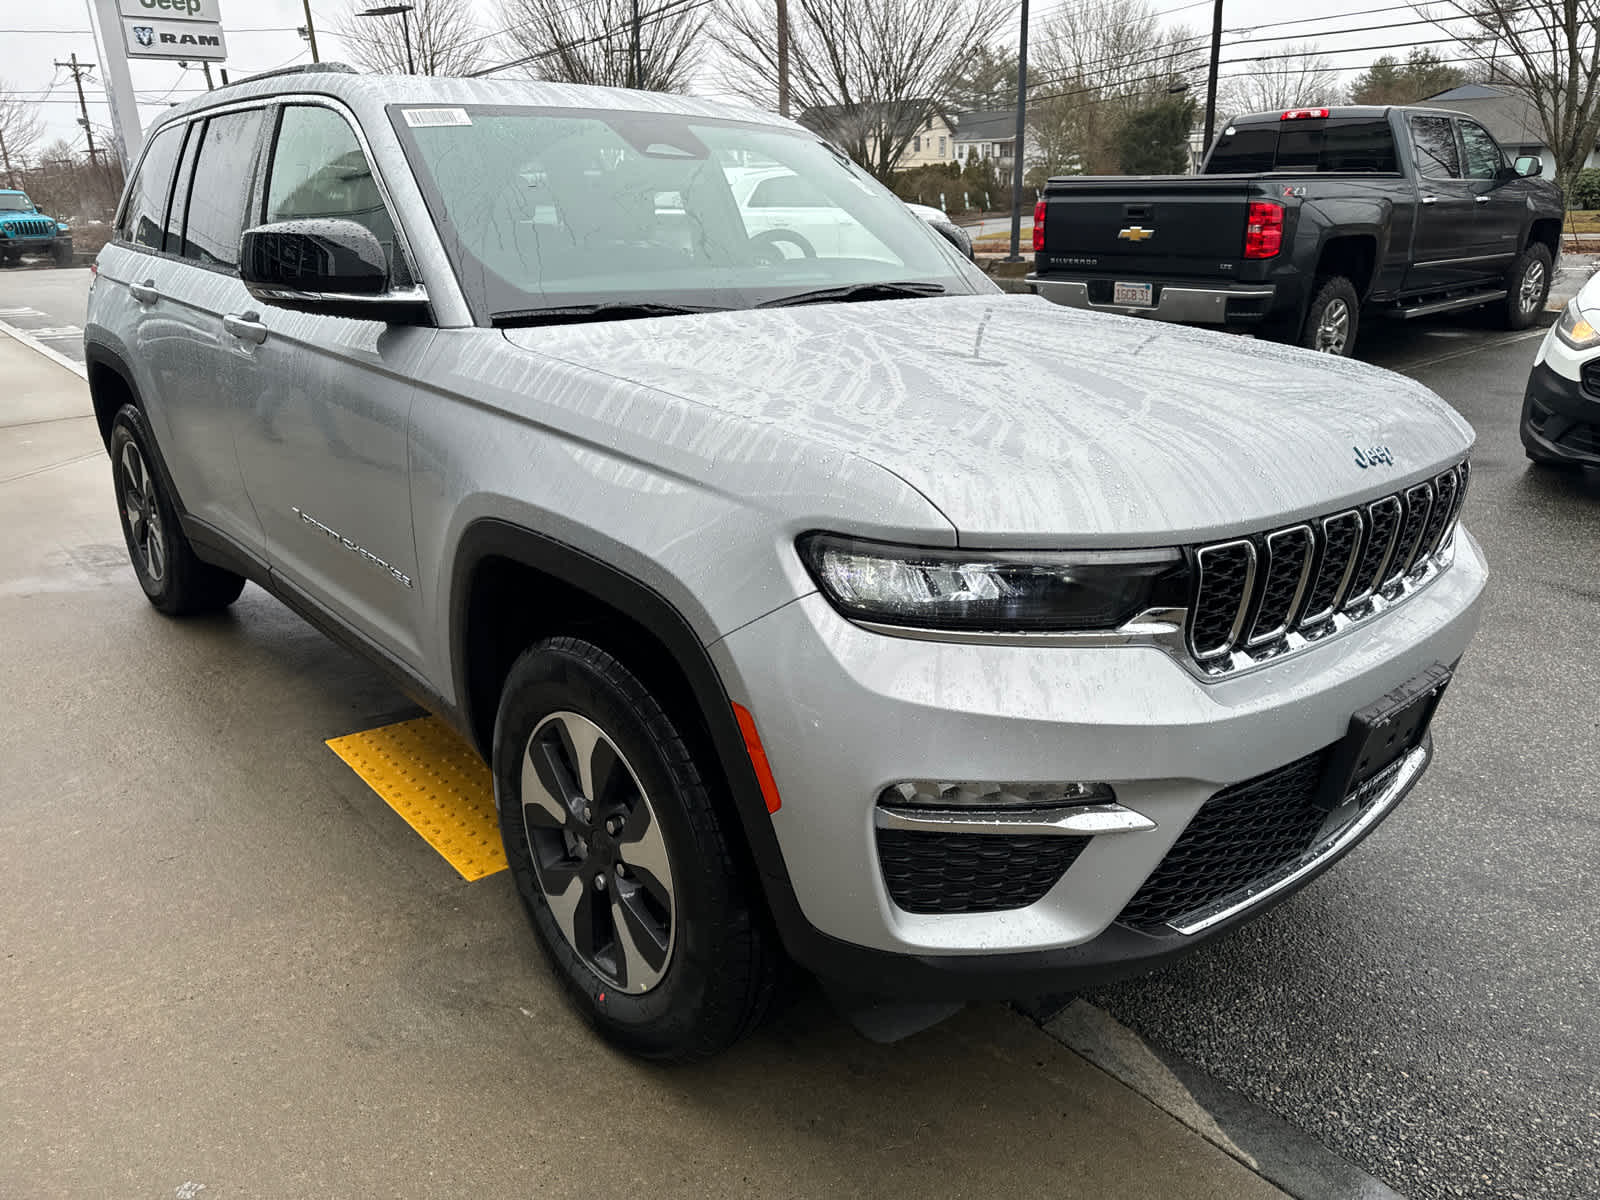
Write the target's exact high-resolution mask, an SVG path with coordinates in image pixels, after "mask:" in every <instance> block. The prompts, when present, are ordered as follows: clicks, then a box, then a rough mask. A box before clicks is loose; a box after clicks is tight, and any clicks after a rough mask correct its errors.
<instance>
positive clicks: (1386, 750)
mask: <svg viewBox="0 0 1600 1200" xmlns="http://www.w3.org/2000/svg"><path fill="white" fill-rule="evenodd" d="M1449 683H1450V668H1449V667H1447V666H1445V665H1444V664H1442V663H1435V664H1434V665H1433V666H1431V667H1429V668H1428V669H1427V670H1426V671H1423V672H1422V673H1421V674H1420V675H1417V676H1416V677H1414V678H1412V679H1409V680H1407V681H1406V682H1405V683H1402V684H1401V685H1400V686H1399V687H1397V688H1395V689H1394V690H1393V691H1391V692H1389V693H1387V694H1386V695H1384V696H1382V697H1381V698H1379V699H1378V700H1376V701H1374V702H1373V703H1371V704H1369V705H1367V707H1365V708H1363V709H1361V710H1359V711H1358V712H1356V713H1355V714H1354V715H1352V716H1351V718H1350V728H1349V731H1348V732H1347V733H1346V734H1345V737H1344V740H1343V741H1342V742H1340V743H1339V744H1338V746H1336V747H1335V748H1334V751H1333V756H1332V761H1330V762H1329V764H1328V772H1327V775H1326V776H1325V777H1324V778H1325V784H1324V789H1323V795H1322V807H1323V808H1324V809H1325V810H1327V811H1329V812H1332V811H1333V810H1334V809H1335V808H1337V807H1339V805H1341V804H1342V803H1344V800H1345V798H1346V797H1347V796H1349V795H1350V793H1351V792H1353V791H1354V790H1355V789H1356V788H1358V787H1360V786H1361V785H1362V784H1364V783H1366V782H1367V781H1368V780H1370V779H1373V778H1375V777H1376V776H1378V775H1381V774H1382V773H1383V772H1384V771H1386V770H1388V769H1389V768H1390V767H1392V766H1393V765H1394V764H1395V763H1396V762H1398V761H1399V760H1400V759H1402V758H1404V757H1405V756H1406V755H1407V754H1409V753H1411V751H1413V750H1415V749H1416V748H1417V747H1418V746H1420V745H1422V742H1423V739H1425V738H1426V737H1427V736H1428V726H1429V725H1430V724H1431V723H1432V721H1433V714H1434V711H1435V710H1436V709H1437V708H1438V707H1439V701H1440V699H1441V698H1442V697H1443V696H1444V690H1445V688H1446V687H1447V686H1449Z"/></svg>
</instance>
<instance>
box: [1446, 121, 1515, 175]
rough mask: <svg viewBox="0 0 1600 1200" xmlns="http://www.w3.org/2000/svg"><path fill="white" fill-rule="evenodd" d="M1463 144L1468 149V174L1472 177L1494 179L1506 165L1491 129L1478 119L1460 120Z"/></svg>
mask: <svg viewBox="0 0 1600 1200" xmlns="http://www.w3.org/2000/svg"><path fill="white" fill-rule="evenodd" d="M1457 124H1459V125H1460V126H1461V144H1462V145H1463V146H1464V147H1466V151H1467V176H1468V178H1470V179H1493V178H1495V177H1496V176H1497V175H1499V174H1500V168H1501V167H1503V166H1505V158H1504V157H1503V156H1502V155H1501V153H1500V147H1499V146H1498V145H1496V144H1495V140H1494V138H1492V137H1490V136H1489V131H1488V130H1487V129H1485V128H1484V127H1483V126H1482V125H1479V124H1478V123H1477V122H1476V121H1459V122H1457Z"/></svg>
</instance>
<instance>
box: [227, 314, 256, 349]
mask: <svg viewBox="0 0 1600 1200" xmlns="http://www.w3.org/2000/svg"><path fill="white" fill-rule="evenodd" d="M222 327H223V328H224V329H226V330H227V331H228V332H229V333H231V334H233V336H234V337H236V338H238V339H239V340H240V341H241V342H254V343H255V344H256V345H258V346H259V345H261V343H262V342H264V341H266V340H267V327H266V326H265V325H263V324H262V323H261V314H260V313H258V312H254V311H252V312H247V313H229V314H228V315H227V316H225V317H223V318H222Z"/></svg>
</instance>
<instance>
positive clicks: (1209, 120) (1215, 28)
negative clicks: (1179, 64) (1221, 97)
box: [1200, 0, 1222, 156]
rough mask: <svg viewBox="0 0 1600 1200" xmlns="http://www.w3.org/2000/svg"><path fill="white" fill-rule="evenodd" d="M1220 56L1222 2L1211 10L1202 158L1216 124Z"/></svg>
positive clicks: (1209, 146) (1201, 148)
mask: <svg viewBox="0 0 1600 1200" xmlns="http://www.w3.org/2000/svg"><path fill="white" fill-rule="evenodd" d="M1221 56H1222V0H1216V6H1215V7H1214V8H1213V9H1212V10H1211V70H1210V72H1209V73H1208V74H1207V75H1206V135H1205V140H1204V141H1203V142H1202V143H1201V145H1200V153H1201V155H1202V156H1204V155H1205V154H1206V153H1207V152H1208V151H1210V149H1211V131H1212V129H1213V128H1214V127H1215V125H1216V122H1217V60H1218V59H1219V58H1221Z"/></svg>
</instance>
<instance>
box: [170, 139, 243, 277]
mask: <svg viewBox="0 0 1600 1200" xmlns="http://www.w3.org/2000/svg"><path fill="white" fill-rule="evenodd" d="M261 120H262V111H261V110H260V109H259V108H253V109H249V110H247V111H245V112H231V113H224V114H223V115H222V116H220V117H212V118H211V119H210V120H209V121H207V122H206V130H205V135H204V136H203V137H202V139H201V141H200V151H199V157H197V158H196V159H195V165H194V183H193V184H192V185H191V186H190V188H189V208H188V214H187V218H186V220H185V223H184V230H183V256H184V257H185V258H192V259H194V260H195V261H196V262H200V263H204V264H205V265H207V266H212V267H227V268H229V269H230V270H235V271H236V270H238V269H239V237H240V235H241V234H243V233H244V212H245V208H246V207H247V206H248V205H249V203H250V186H251V184H252V182H253V181H254V179H255V162H256V143H257V141H258V140H259V139H260V135H261Z"/></svg>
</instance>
